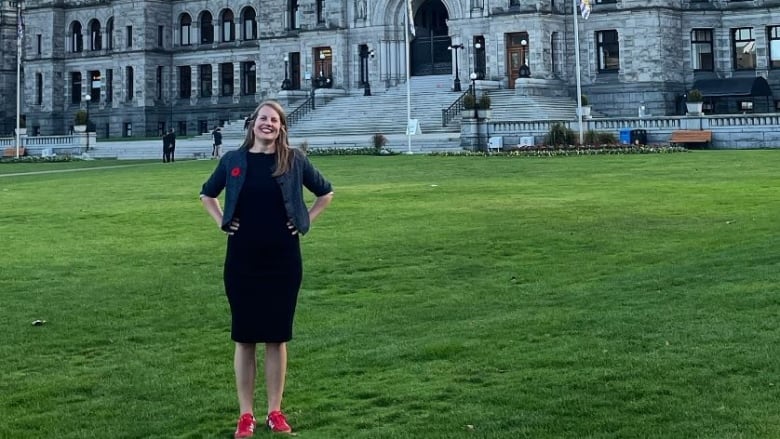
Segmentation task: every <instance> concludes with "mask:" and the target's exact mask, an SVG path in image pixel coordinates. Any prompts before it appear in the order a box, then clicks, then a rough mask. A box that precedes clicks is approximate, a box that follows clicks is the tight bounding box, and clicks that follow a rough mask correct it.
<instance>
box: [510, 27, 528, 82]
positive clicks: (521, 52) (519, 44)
mask: <svg viewBox="0 0 780 439" xmlns="http://www.w3.org/2000/svg"><path fill="white" fill-rule="evenodd" d="M506 58H507V62H506V65H507V70H508V71H507V76H508V77H509V88H515V79H517V78H519V77H521V76H524V77H527V76H529V75H530V74H531V72H530V69H529V67H528V34H527V33H525V32H519V33H515V34H507V35H506ZM521 73H522V74H521Z"/></svg>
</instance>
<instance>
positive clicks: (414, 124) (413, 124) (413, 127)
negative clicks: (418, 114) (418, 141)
mask: <svg viewBox="0 0 780 439" xmlns="http://www.w3.org/2000/svg"><path fill="white" fill-rule="evenodd" d="M415 134H421V133H420V122H419V121H418V120H417V119H409V121H408V122H407V123H406V135H407V136H414V135H415Z"/></svg>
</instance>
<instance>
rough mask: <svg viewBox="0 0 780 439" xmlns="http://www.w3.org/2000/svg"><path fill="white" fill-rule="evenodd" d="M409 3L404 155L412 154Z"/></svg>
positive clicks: (407, 8) (406, 25)
mask: <svg viewBox="0 0 780 439" xmlns="http://www.w3.org/2000/svg"><path fill="white" fill-rule="evenodd" d="M411 1H412V0H407V2H409V4H407V5H406V7H405V8H404V9H406V12H405V13H404V46H406V153H407V154H411V153H412V133H410V132H409V121H410V120H411V119H412V88H411V84H410V80H409V77H410V76H411V74H410V72H411V68H410V67H409V19H410V17H409V9H411Z"/></svg>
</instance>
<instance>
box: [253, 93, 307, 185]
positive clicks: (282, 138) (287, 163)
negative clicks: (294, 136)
mask: <svg viewBox="0 0 780 439" xmlns="http://www.w3.org/2000/svg"><path fill="white" fill-rule="evenodd" d="M263 107H271V108H272V109H273V110H274V111H276V113H277V114H279V123H280V124H281V126H280V127H279V136H277V137H276V142H275V145H274V146H275V149H276V169H274V173H273V174H272V175H273V176H274V177H278V176H280V175H282V174H284V173H286V172H287V171H289V170H290V167H291V166H292V159H291V157H292V155H293V154H294V153H295V151H292V150H291V149H290V144H289V141H288V140H287V114H286V113H285V112H284V107H282V104H280V103H279V102H278V101H275V100H267V101H263V102H261V103H260V105H258V106H257V108H255V111H253V112H252V114H251V115H250V116H249V127H248V128H247V130H246V137H244V143H242V144H241V148H242V149H249V148H251V147H252V145H254V144H255V130H254V126H255V119H257V113H259V112H260V110H262V109H263Z"/></svg>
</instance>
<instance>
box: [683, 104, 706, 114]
mask: <svg viewBox="0 0 780 439" xmlns="http://www.w3.org/2000/svg"><path fill="white" fill-rule="evenodd" d="M703 106H704V103H703V102H686V103H685V107H686V108H687V109H688V114H690V115H691V116H699V115H701V108H702V107H703Z"/></svg>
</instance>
